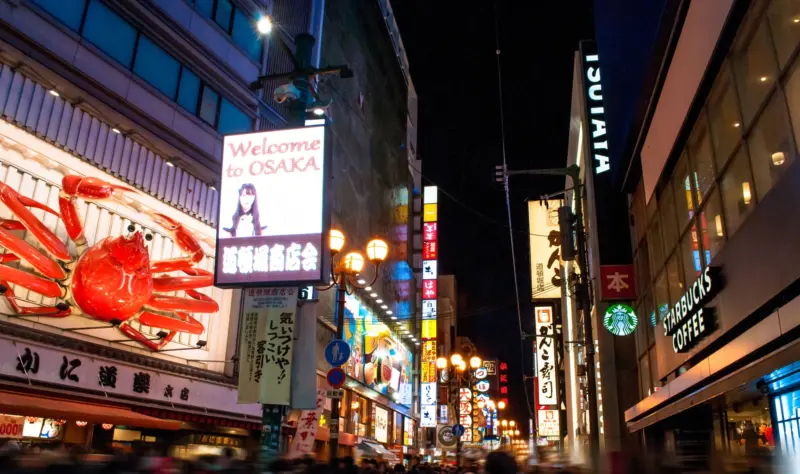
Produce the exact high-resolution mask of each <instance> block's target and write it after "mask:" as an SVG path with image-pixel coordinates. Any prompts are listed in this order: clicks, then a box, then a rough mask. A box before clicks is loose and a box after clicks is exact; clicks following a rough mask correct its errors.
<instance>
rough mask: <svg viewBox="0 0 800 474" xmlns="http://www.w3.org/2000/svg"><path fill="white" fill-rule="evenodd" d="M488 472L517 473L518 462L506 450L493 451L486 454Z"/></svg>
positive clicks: (499, 473) (491, 473)
mask: <svg viewBox="0 0 800 474" xmlns="http://www.w3.org/2000/svg"><path fill="white" fill-rule="evenodd" d="M485 469H486V473H487V474H517V472H518V469H517V462H516V461H515V460H514V458H513V457H512V456H511V455H510V454H508V453H506V452H504V451H493V452H491V453H489V455H488V456H486V466H485Z"/></svg>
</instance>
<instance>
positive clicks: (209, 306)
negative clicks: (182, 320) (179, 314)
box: [144, 290, 219, 313]
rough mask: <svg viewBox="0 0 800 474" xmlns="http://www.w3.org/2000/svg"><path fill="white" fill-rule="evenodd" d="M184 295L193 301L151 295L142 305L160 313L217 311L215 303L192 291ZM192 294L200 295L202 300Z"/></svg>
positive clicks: (176, 297) (217, 307)
mask: <svg viewBox="0 0 800 474" xmlns="http://www.w3.org/2000/svg"><path fill="white" fill-rule="evenodd" d="M186 293H187V294H188V295H189V296H191V297H192V298H194V299H189V298H180V297H178V296H167V295H159V294H153V295H152V296H151V297H150V300H149V301H148V302H147V303H145V304H144V305H145V307H147V308H152V309H155V310H160V311H186V312H189V313H216V312H217V311H219V305H218V304H217V302H216V301H214V300H213V299H211V298H209V297H208V296H206V295H203V294H202V293H200V292H196V291H194V290H186ZM192 293H196V294H197V295H201V296H203V298H198V297H196V296H195V295H193V294H192Z"/></svg>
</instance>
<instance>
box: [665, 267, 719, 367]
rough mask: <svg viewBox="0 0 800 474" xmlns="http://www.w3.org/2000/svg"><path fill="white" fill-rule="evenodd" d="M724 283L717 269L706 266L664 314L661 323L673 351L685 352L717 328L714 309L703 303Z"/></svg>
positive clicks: (712, 296) (710, 298)
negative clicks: (670, 337)
mask: <svg viewBox="0 0 800 474" xmlns="http://www.w3.org/2000/svg"><path fill="white" fill-rule="evenodd" d="M723 284H724V282H723V279H722V275H721V272H720V270H719V268H714V267H706V268H705V269H704V270H703V272H702V273H701V274H700V277H699V278H697V280H695V281H694V283H692V285H691V286H689V288H688V290H687V291H686V293H684V294H683V296H681V298H680V299H679V300H678V302H677V303H675V306H673V307H672V308H670V309H669V313H667V314H665V315H664V317H663V320H662V321H661V324H662V325H663V327H664V335H665V336H672V350H674V351H675V352H687V351H689V350H690V349H691V348H692V347H694V346H695V345H696V344H697V343H698V342H700V340H701V339H703V338H704V337H706V336H708V335H709V334H710V333H711V332H712V331H713V330H714V329H715V328H716V319H715V317H714V313H713V308H704V307H703V306H704V305H705V304H706V303H708V302H709V301H711V300H712V299H713V298H714V296H715V295H716V294H717V293H718V292H719V290H721V289H722V286H723Z"/></svg>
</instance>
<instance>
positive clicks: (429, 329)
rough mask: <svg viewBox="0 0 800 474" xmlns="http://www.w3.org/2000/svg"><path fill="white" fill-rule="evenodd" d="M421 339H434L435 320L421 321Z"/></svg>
mask: <svg viewBox="0 0 800 474" xmlns="http://www.w3.org/2000/svg"><path fill="white" fill-rule="evenodd" d="M422 338H423V339H436V320H435V319H424V320H422Z"/></svg>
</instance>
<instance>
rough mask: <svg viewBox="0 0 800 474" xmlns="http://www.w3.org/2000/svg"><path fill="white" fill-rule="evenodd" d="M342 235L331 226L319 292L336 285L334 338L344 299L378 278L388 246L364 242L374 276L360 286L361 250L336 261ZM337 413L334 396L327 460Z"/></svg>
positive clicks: (340, 333) (339, 332) (334, 449)
mask: <svg viewBox="0 0 800 474" xmlns="http://www.w3.org/2000/svg"><path fill="white" fill-rule="evenodd" d="M345 240H346V239H345V236H344V234H343V233H342V232H341V231H339V230H336V229H331V231H330V234H329V237H328V244H329V246H330V249H331V284H330V286H327V287H325V288H319V289H320V290H322V291H325V290H329V289H331V288H333V287H334V286H335V287H336V305H337V306H336V339H342V338H343V337H344V311H345V308H344V305H345V298H346V296H347V295H348V294H352V293H353V291H354V290H355V289H364V288H367V287H368V286H372V285H373V284H374V283H375V281H377V279H378V269H379V268H380V265H381V263H382V262H383V261H384V260H386V257H387V256H388V254H389V246H388V245H387V244H386V242H384V241H383V240H381V239H373V240H370V241H369V243H368V244H367V248H366V250H367V258H368V259H369V261H370V262H372V265H373V267H374V273H375V276H374V277H373V278H372V281H371V282H370V283H369V284H368V285H361V284H359V283H358V282H357V279H358V275H359V274H360V273H361V271H362V270H363V269H364V257H363V256H362V255H361V253H359V252H356V251H352V252H349V253H347V254H346V255H344V256H342V257H340V258H339V259H338V262H337V261H335V260H336V256H337V255H339V254H340V252H341V251H342V249H343V248H344V244H345ZM340 416H341V400H340V399H338V398H334V399H333V400H331V420H330V422H329V424H328V427H329V429H330V432H331V435H330V436H331V439H330V443H331V449H330V460H331V461H334V460H335V459H336V458H337V457H338V454H339V418H340Z"/></svg>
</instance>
